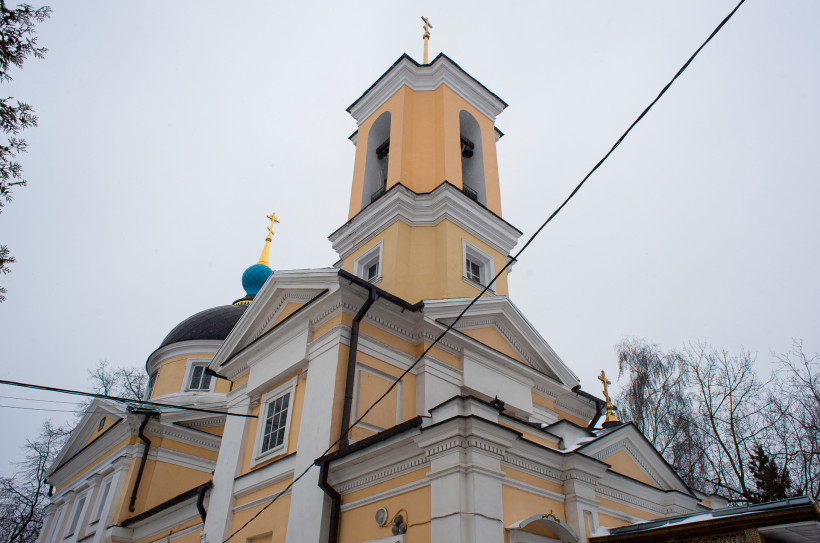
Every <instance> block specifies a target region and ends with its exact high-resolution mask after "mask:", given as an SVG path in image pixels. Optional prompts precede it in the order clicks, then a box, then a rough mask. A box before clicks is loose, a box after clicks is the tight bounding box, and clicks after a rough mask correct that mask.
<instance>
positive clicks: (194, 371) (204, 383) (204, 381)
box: [182, 358, 213, 392]
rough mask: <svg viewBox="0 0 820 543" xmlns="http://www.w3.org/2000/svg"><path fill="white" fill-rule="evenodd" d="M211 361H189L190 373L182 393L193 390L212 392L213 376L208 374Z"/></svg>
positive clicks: (187, 375)
mask: <svg viewBox="0 0 820 543" xmlns="http://www.w3.org/2000/svg"><path fill="white" fill-rule="evenodd" d="M208 362H210V361H209V360H206V359H202V358H199V359H189V360H188V371H187V372H186V377H185V381H184V386H183V389H182V392H187V391H192V390H203V391H210V390H211V388H212V387H211V385H213V380H212V379H211V375H210V374H209V373H208V372H207V369H208Z"/></svg>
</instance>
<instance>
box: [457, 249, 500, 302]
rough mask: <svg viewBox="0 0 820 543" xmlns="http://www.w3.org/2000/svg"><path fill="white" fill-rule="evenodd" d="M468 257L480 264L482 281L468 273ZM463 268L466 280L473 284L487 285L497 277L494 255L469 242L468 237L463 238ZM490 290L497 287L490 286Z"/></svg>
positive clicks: (493, 290)
mask: <svg viewBox="0 0 820 543" xmlns="http://www.w3.org/2000/svg"><path fill="white" fill-rule="evenodd" d="M468 258H469V259H470V260H471V261H472V262H475V263H476V264H478V266H479V276H480V277H481V281H479V282H478V283H476V282H475V281H474V280H472V279H470V278H469V276H468V275H467V259H468ZM461 269H462V274H463V275H462V277H463V279H464V281H465V282H466V283H468V284H470V285H473V286H479V285H480V286H481V287H485V286H486V285H487V283H489V282H490V280H491V279H492V278H493V277H495V262H494V261H493V257H491V256H490V255H488V254H487V253H485V252H484V251H482V250H481V249H479V248H478V247H476V246H475V245H473V244H472V243H470V242H468V241H467V240H466V239H462V240H461ZM489 290H490V291H492V292H495V287H490V289H489Z"/></svg>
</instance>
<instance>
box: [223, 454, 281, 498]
mask: <svg viewBox="0 0 820 543" xmlns="http://www.w3.org/2000/svg"><path fill="white" fill-rule="evenodd" d="M295 458H296V455H293V456H289V457H287V458H283V459H282V460H279V461H278V462H274V463H273V464H268V465H267V466H263V467H261V468H258V469H255V470H253V471H250V472H248V473H245V474H243V475H242V476H240V477H237V478H236V479H234V485H233V492H234V497H235V498H240V497H242V496H245V495H247V494H250V493H252V492H256V491H258V490H262V489H263V488H266V487H269V486H271V485H275V484H276V483H280V482H282V481H284V480H286V479H289V478H291V477H293V474H294V470H295V469H296V460H295ZM274 467H275V468H278V470H273V474H271V471H270V470H272V469H273V468H274Z"/></svg>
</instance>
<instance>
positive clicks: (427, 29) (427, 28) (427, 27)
mask: <svg viewBox="0 0 820 543" xmlns="http://www.w3.org/2000/svg"><path fill="white" fill-rule="evenodd" d="M421 20H422V21H424V25H423V26H424V33H425V34H427V35H428V37H429V34H430V29H431V28H433V25H431V24H430V21H429V20H428V19H427V17H424V16H422V17H421Z"/></svg>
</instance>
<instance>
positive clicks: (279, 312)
mask: <svg viewBox="0 0 820 543" xmlns="http://www.w3.org/2000/svg"><path fill="white" fill-rule="evenodd" d="M338 286H339V278H338V270H337V269H335V268H321V269H317V270H295V271H292V272H284V273H283V272H274V274H273V275H271V276H270V277H269V278H268V280H267V282H266V283H265V285H264V286H263V287H262V289H261V290H260V291H259V293H258V294H257V295H256V297H255V298H254V300H253V302H252V303H251V304H250V306H249V307H248V309H247V310H245V313H244V314H243V315H242V317H241V318H240V319H239V321H238V322H237V323H236V326H234V328H233V330H231V333H230V334H228V337H227V338H225V341H224V342H223V344H222V346H221V347H220V349H219V351H218V352H217V353H216V355H214V358H213V359H212V360H211V365H210V366H211V368H212V369H214V370H216V371H217V372H218V371H219V369H218V368H219V367H220V366H222V365H223V364H224V363H225V362H226V361H228V360H230V359H231V358H232V357H233V356H234V355H235V354H236V353H238V352H240V351H242V350H243V349H245V348H247V347H248V346H250V345H251V344H253V343H254V342H256V341H257V340H258V339H259V338H261V337H262V336H263V335H264V334H266V333H268V332H270V331H271V330H272V329H273V328H275V327H276V326H277V325H279V324H281V323H282V322H284V321H285V320H287V319H288V318H289V317H292V316H293V315H294V314H296V313H298V311H299V310H300V309H302V308H303V307H305V306H306V305H308V304H310V303H311V301H313V300H314V299H316V298H317V297H318V296H321V295H322V294H324V293H326V292H327V291H328V290H332V289H336V288H338Z"/></svg>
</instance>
